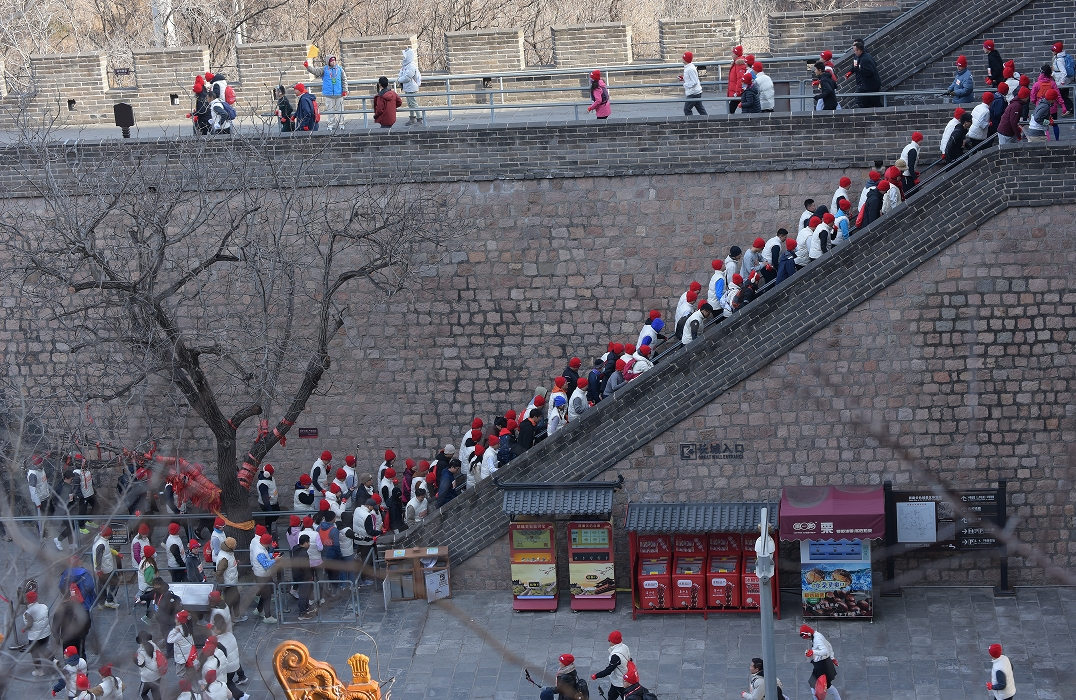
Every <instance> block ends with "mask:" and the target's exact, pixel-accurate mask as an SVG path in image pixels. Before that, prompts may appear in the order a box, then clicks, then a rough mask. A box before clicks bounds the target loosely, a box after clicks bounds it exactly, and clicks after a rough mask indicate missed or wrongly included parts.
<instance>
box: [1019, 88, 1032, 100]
mask: <svg viewBox="0 0 1076 700" xmlns="http://www.w3.org/2000/svg"><path fill="white" fill-rule="evenodd" d="M1016 99H1018V100H1029V99H1031V91H1030V90H1028V89H1027V88H1026V87H1022V88H1020V92H1018V93H1016Z"/></svg>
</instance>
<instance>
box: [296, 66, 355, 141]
mask: <svg viewBox="0 0 1076 700" xmlns="http://www.w3.org/2000/svg"><path fill="white" fill-rule="evenodd" d="M303 68H305V69H306V72H307V73H310V74H311V75H312V76H314V77H315V78H321V99H322V100H324V102H325V111H326V112H328V113H329V120H328V121H329V131H330V132H333V131H336V130H337V129H343V128H344V98H345V97H347V74H346V73H344V68H343V66H340V65H338V64H337V62H336V56H329V62H328V64H327V65H325V66H318V67H316V68H312V67H311V66H310V61H303Z"/></svg>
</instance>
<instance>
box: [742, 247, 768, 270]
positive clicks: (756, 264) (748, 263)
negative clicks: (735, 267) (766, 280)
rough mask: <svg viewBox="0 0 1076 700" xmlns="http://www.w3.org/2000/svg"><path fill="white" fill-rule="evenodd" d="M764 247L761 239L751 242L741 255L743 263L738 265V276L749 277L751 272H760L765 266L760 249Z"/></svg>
mask: <svg viewBox="0 0 1076 700" xmlns="http://www.w3.org/2000/svg"><path fill="white" fill-rule="evenodd" d="M765 247H766V241H765V240H763V239H762V238H761V237H758V238H756V239H755V240H753V241H751V245H750V246H748V248H747V250H746V251H744V254H743V262H742V263H741V264H740V274H741V275H746V276H748V277H750V275H751V273H752V272H755V271H761V270H762V266H763V265H764V264H765V258H764V255H763V253H762V249H763V248H765Z"/></svg>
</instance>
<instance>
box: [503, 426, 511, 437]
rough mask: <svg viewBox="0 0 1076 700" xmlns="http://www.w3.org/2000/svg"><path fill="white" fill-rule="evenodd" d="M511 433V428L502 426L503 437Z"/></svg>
mask: <svg viewBox="0 0 1076 700" xmlns="http://www.w3.org/2000/svg"><path fill="white" fill-rule="evenodd" d="M511 434H512V431H511V430H509V429H508V428H501V436H502V437H503V436H505V435H511Z"/></svg>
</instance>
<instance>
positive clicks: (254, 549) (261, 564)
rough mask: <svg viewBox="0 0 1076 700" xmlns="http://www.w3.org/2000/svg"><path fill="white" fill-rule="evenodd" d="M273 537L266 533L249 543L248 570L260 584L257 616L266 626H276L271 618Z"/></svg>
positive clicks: (274, 560)
mask: <svg viewBox="0 0 1076 700" xmlns="http://www.w3.org/2000/svg"><path fill="white" fill-rule="evenodd" d="M272 547H273V536H272V535H270V534H269V533H268V532H267V533H265V534H264V535H261V536H260V537H256V538H254V539H253V540H251V541H250V569H251V571H252V573H253V574H254V579H255V580H256V581H257V582H258V584H260V588H258V592H257V599H258V607H257V610H258V616H259V617H260V618H262V621H263V622H265V623H266V624H270V625H273V624H276V621H277V620H276V617H274V616H273V607H272V605H273V575H274V573H275V571H274V570H273V567H274V565H275V564H276V558H277V555H276V554H274V553H273V551H272Z"/></svg>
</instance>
